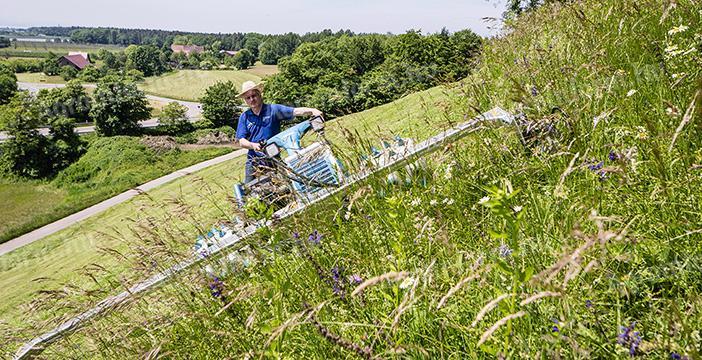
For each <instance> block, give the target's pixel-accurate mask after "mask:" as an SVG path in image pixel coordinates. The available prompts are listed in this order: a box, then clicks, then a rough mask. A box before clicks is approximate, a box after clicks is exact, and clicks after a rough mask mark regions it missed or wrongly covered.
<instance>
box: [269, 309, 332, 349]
mask: <svg viewBox="0 0 702 360" xmlns="http://www.w3.org/2000/svg"><path fill="white" fill-rule="evenodd" d="M327 302H328V301H323V302H321V303H319V305H317V306H316V307H314V308H312V309H305V310H303V311H300V312H299V313H297V314H295V315H293V316H291V317H290V318H289V319H287V320H285V322H284V323H283V324H281V325H280V326H278V327H277V328H276V329H275V330H273V332H272V333H271V336H270V337H269V338H268V340H267V341H266V344H265V345H264V346H263V347H264V348H268V346H270V344H271V343H272V342H273V340H275V339H276V338H277V337H278V336H280V335H281V334H283V333H284V332H285V330H287V329H289V328H292V327H295V326H297V325H300V324H302V323H305V322H307V321H308V320H310V319H311V318H312V317H313V316H314V314H316V313H317V312H318V311H319V310H321V309H322V307H324V305H326V304H327ZM301 319H302V320H301ZM261 356H263V355H261Z"/></svg>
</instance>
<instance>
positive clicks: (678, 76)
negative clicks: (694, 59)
mask: <svg viewBox="0 0 702 360" xmlns="http://www.w3.org/2000/svg"><path fill="white" fill-rule="evenodd" d="M686 75H687V74H686V73H684V72H681V73H675V74H672V75H670V77H672V78H673V80H675V79H679V78H681V77H684V76H686ZM668 109H670V108H668Z"/></svg>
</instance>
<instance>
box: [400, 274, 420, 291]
mask: <svg viewBox="0 0 702 360" xmlns="http://www.w3.org/2000/svg"><path fill="white" fill-rule="evenodd" d="M415 281H417V280H415V279H414V278H413V277H407V278H405V279H404V280H402V283H400V289H407V288H409V287H410V286H412V285H414V282H415Z"/></svg>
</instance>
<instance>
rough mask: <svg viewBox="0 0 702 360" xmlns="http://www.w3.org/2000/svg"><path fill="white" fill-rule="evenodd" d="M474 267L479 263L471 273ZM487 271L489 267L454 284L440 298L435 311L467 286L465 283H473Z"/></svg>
mask: <svg viewBox="0 0 702 360" xmlns="http://www.w3.org/2000/svg"><path fill="white" fill-rule="evenodd" d="M476 265H479V262H476V264H475V265H474V268H473V271H475V267H476ZM489 270H490V266H486V267H484V268H483V269H481V270H480V271H477V272H474V273H473V274H471V275H469V276H467V277H465V278H463V279H461V281H459V282H458V283H456V285H454V286H453V287H452V288H451V289H450V290H449V291H448V292H447V293H446V295H444V297H442V298H441V300H439V304H438V305H436V308H437V309H441V308H442V307H443V306H444V305H446V301H447V300H448V298H450V297H451V296H453V295H454V294H455V293H456V292H458V290H460V289H461V288H462V287H463V286H464V285H465V284H467V283H469V282H470V281H473V280H475V279H478V278H479V277H480V275H481V274H482V273H484V272H486V271H489Z"/></svg>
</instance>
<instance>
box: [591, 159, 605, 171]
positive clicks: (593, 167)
mask: <svg viewBox="0 0 702 360" xmlns="http://www.w3.org/2000/svg"><path fill="white" fill-rule="evenodd" d="M602 167H604V161H600V162H598V163H596V164H590V165H589V166H588V167H587V168H588V169H590V171H597V170H600V169H602Z"/></svg>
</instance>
